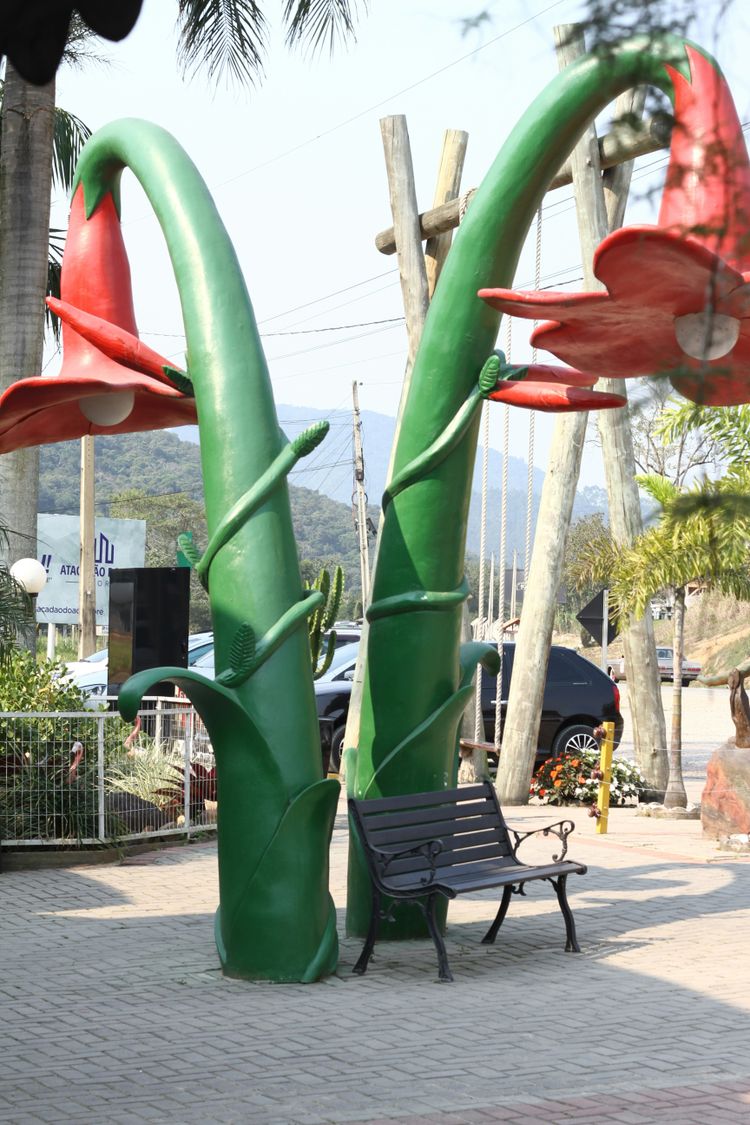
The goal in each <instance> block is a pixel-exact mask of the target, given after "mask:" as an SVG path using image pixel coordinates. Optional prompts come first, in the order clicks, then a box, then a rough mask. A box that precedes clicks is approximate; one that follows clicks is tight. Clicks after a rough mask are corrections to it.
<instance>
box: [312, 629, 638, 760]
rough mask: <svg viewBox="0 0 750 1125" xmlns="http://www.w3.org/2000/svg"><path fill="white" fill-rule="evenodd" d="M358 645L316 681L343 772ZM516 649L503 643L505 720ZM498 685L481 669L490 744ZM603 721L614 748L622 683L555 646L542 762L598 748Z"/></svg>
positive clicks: (328, 736)
mask: <svg viewBox="0 0 750 1125" xmlns="http://www.w3.org/2000/svg"><path fill="white" fill-rule="evenodd" d="M357 647H358V646H357V645H356V644H351V645H346V646H342V648H341V650H337V653H336V657H335V658H334V661H333V666H332V667H331V668H330V669H329V671H328V673H327V674H326V676H325V677H324V678H323V679H321V680H317V681H316V683H315V697H316V702H317V707H318V719H319V721H320V736H321V743H322V745H323V751H324V757H326V752H329V753H330V766H331V768H332V769H334V770H337V769H338V768H339V765H340V760H341V748H342V745H343V741H344V731H345V728H346V718H347V715H348V712H349V698H350V696H351V690H352V678H353V675H354V664H355V662H356V658H357ZM515 648H516V646H515V645H514V644H505V645H503V691H502V695H501V700H502V717H503V719H504V718H505V708H506V705H507V701H508V685H509V684H510V678H511V675H512V673H513V658H514V656H515ZM496 686H497V677H496V676H489V675H487V673H486V672H485V671H484V670H482V714H483V716H484V735H485V738H486V740H487V741H488V742H493V741H494V737H495V699H496V694H495V689H496ZM602 722H613V723H614V724H615V745H617V744H619V742H620V738H621V737H622V728H623V721H622V716H621V714H620V692H619V689H618V687H617V684H615V683H613V682H612V680H610V678H609V676H607V675H605V673H604V672H602V671H601V670H600V669H599V668H597V667H596V665H595V664H592V663H591V661H590V660H586V659H585V658H584V657H583V656H579V655H578V653H577V652H574V651H573V649H570V648H562V647H561V646H559V645H553V646H552V648H551V649H550V655H549V664H548V665H547V682H546V684H545V687H544V699H543V701H542V718H541V722H540V725H539V748H538V750H537V761H538V762H542V761H544V760H545V759H546V758H549V757H550V756H552V757H556V756H557V755H558V754H564V753H565V752H566V751H571V752H573V753H576V752H580V751H584V750H593V749H596V748H597V746H598V743H597V742H596V741H595V739H594V736H593V730H594V727H596V726H598V725H599V723H602Z"/></svg>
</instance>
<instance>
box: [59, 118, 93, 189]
mask: <svg viewBox="0 0 750 1125" xmlns="http://www.w3.org/2000/svg"><path fill="white" fill-rule="evenodd" d="M90 136H91V130H90V129H89V127H88V125H84V123H83V121H81V119H80V118H79V117H76V116H75V114H73V113H68V112H67V111H66V110H64V109H60V108H59V107H58V108H56V109H55V121H54V136H53V149H52V182H53V183H54V184H55V185H56V186H57V187H59V188H61V189H62V190H63V191H65V192H70V190H71V189H72V187H73V177H74V175H75V170H76V164H77V163H78V157H79V156H80V155H81V149H82V148H83V146H84V145H85V144H86V141H87V140H88V139H89V137H90Z"/></svg>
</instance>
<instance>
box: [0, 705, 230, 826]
mask: <svg viewBox="0 0 750 1125" xmlns="http://www.w3.org/2000/svg"><path fill="white" fill-rule="evenodd" d="M147 702H148V706H147V707H144V709H143V710H141V711H140V712H139V714H138V720H137V721H136V723H135V724H134V725H131V724H129V723H125V722H124V721H123V719H122V718H121V717H120V715H119V714H118V713H117V712H116V711H99V712H93V711H81V712H73V711H69V712H42V711H36V712H13V713H0V846H2V847H3V848H11V847H12V848H18V847H26V846H28V847H34V846H36V847H39V846H44V845H57V846H66V847H76V846H80V845H92V844H101V843H105V842H113V841H132V840H137V839H141V838H144V837H149V836H156V835H158V836H168V835H177V834H182V835H192V834H195V833H197V832H206V831H211V830H212V829H213V828H214V827H215V823H216V769H215V763H214V756H213V750H212V748H211V744H210V742H209V740H208V735H207V733H206V730H205V727H204V726H203V724H202V722H201V721H200V719H199V717H198V716H197V714H196V713H195V710H194V709H193V708H192V707H191V706H190V704H189V703H187V701H185V703H184V704H182V703H180V702H178V701H177V700H175V699H174V698H170V699H156V700H153V701H147Z"/></svg>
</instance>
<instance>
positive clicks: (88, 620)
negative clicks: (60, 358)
mask: <svg viewBox="0 0 750 1125" xmlns="http://www.w3.org/2000/svg"><path fill="white" fill-rule="evenodd" d="M94 536H95V525H94V439H93V437H90V436H89V437H84V438H81V558H80V564H79V567H78V607H79V621H80V626H81V627H80V632H79V635H78V659H79V660H84V659H85V658H86V657H87V656H91V654H92V652H94V651H95V650H96V575H95V573H94Z"/></svg>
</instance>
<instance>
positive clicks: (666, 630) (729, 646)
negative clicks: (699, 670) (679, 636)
mask: <svg viewBox="0 0 750 1125" xmlns="http://www.w3.org/2000/svg"><path fill="white" fill-rule="evenodd" d="M654 633H655V635H656V640H657V643H658V644H662V645H670V646H671V645H672V622H671V621H655V622H654ZM554 642H555V644H560V645H567V646H568V647H569V648H574V649H576V650H577V651H578V652H580V653H581V655H582V656H585V657H587V659H589V660H591V661H593V663H594V664H597V665H598V664H600V663H601V649H600V648H599V646H598V645H596V646H594V647H592V648H584V647H583V644H582V642H581V635H580V633H560V634H556V635H555V638H554ZM609 655H610V656H613V657H621V656H622V655H623V648H622V641H621V640H620V639H619V638H615V640H614V641H613V642H612V644H611V645H610V647H609ZM685 656H686V657H687V658H688V659H689V660H697V661H698V663H699V664H701V665H702V666H703V671H704V673H705V674H706V675H714V674H716V673H718V672H728V671H729V670H730V669H731V668H734V667H736V666H737V665H738V664H740V663H742V662H743V661H746V660H750V605H748V604H745V603H742V602H737V601H735V600H734V599H732V598H722V597H719V596H718V595H716V594H703V595H702V597H701V598H699V599H697V600H696V601H695V602H694V603H693V604H692V605H691V606H690V607H689V608H688V610H687V612H686V614H685Z"/></svg>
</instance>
